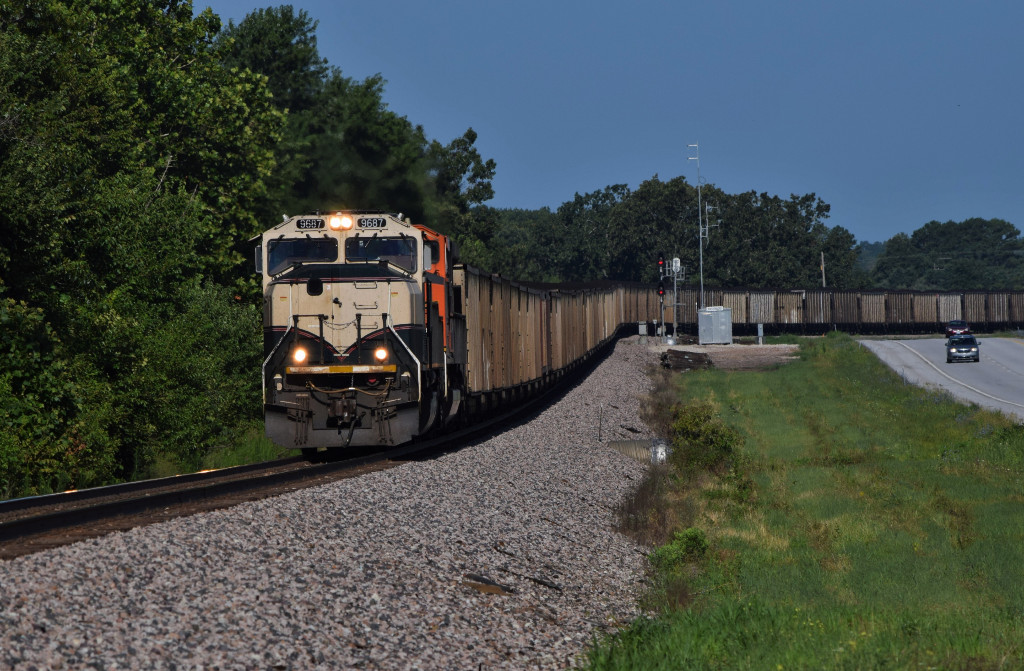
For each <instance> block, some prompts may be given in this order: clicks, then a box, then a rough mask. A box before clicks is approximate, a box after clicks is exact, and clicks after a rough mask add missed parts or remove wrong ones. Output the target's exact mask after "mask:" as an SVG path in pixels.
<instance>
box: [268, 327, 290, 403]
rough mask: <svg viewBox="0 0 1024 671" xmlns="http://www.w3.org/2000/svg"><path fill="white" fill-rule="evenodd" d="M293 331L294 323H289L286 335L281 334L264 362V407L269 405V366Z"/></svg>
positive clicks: (285, 331)
mask: <svg viewBox="0 0 1024 671" xmlns="http://www.w3.org/2000/svg"><path fill="white" fill-rule="evenodd" d="M291 330H292V323H291V322H288V328H286V329H285V330H284V333H282V334H281V338H280V339H279V340H278V341H277V343H276V344H275V345H274V349H272V350H270V354H268V355H267V358H266V359H264V360H263V366H262V367H261V368H260V378H261V380H262V382H263V385H262V386H263V404H264V405H266V403H267V364H268V363H270V360H271V359H273V358H274V355H275V354H277V348H278V347H280V346H281V343H283V342H284V339H285V338H287V337H288V332H289V331H291Z"/></svg>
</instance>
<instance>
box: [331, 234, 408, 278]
mask: <svg viewBox="0 0 1024 671" xmlns="http://www.w3.org/2000/svg"><path fill="white" fill-rule="evenodd" d="M345 260H346V261H348V262H349V263H352V262H358V261H381V260H383V261H388V262H390V263H393V264H395V265H396V266H399V267H401V268H405V269H406V270H408V271H409V272H416V240H415V239H414V238H412V237H411V236H408V235H406V236H402V237H398V238H388V237H376V236H370V237H365V238H364V237H354V238H347V239H346V240H345Z"/></svg>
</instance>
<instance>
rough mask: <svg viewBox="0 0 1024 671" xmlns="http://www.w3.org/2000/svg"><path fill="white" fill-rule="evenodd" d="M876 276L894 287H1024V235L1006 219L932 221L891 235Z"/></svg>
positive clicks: (880, 283) (875, 280) (882, 284)
mask: <svg viewBox="0 0 1024 671" xmlns="http://www.w3.org/2000/svg"><path fill="white" fill-rule="evenodd" d="M871 279H872V282H873V283H874V285H875V286H878V287H886V288H891V289H917V290H922V291H924V290H951V289H953V290H956V289H959V290H970V289H974V290H989V291H994V290H1000V289H1024V240H1021V238H1020V231H1019V230H1017V228H1016V227H1015V226H1013V225H1012V224H1011V223H1009V222H1008V221H1003V220H1002V219H968V220H967V221H963V222H954V221H947V222H946V223H944V224H943V223H939V222H937V221H930V222H928V223H927V224H925V225H924V226H922V227H921V228H919V229H917V230H916V231H914V232H913V234H911V235H907V234H906V233H900V234H899V235H896V236H894V237H893V238H891V239H890V240H888V241H887V242H886V243H885V247H884V249H883V251H882V253H881V254H880V255H879V256H878V258H877V260H876V261H875V264H874V268H873V270H872V272H871Z"/></svg>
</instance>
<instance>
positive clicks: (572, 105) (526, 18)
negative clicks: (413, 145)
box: [193, 0, 1024, 241]
mask: <svg viewBox="0 0 1024 671" xmlns="http://www.w3.org/2000/svg"><path fill="white" fill-rule="evenodd" d="M193 1H194V5H195V9H196V10H197V11H198V10H200V9H202V8H204V7H206V6H209V7H211V8H212V9H213V11H214V12H215V13H216V14H218V15H220V16H221V18H222V19H224V21H225V23H226V22H227V20H228V19H233V20H234V21H235V22H236V23H237V22H239V21H241V20H242V19H243V18H244V17H245V15H246V14H247V13H249V12H251V11H252V10H254V9H257V8H263V7H269V6H278V5H279V4H284V3H276V2H275V3H266V4H260V3H254V2H253V1H252V0H212V1H209V0H193ZM290 4H292V6H293V7H295V8H296V9H301V10H305V11H306V12H307V13H308V14H309V15H310V17H311V18H313V19H315V20H317V21H319V27H318V30H317V38H318V44H319V49H320V53H321V55H322V56H323V57H325V58H326V59H327V60H328V61H329V62H330V64H331V65H333V66H336V67H338V68H340V69H341V71H342V73H343V74H344V75H345V76H348V77H352V78H355V79H363V78H365V77H368V76H370V75H374V74H377V73H380V74H381V75H382V76H383V77H384V79H385V80H386V81H387V84H386V88H385V92H384V100H385V101H386V102H387V103H388V106H389V107H390V108H391V109H392V110H393V111H394V112H396V113H397V114H399V115H401V116H405V117H407V118H408V119H409V121H411V122H412V123H414V124H419V125H422V126H423V128H424V130H425V131H426V134H427V136H428V137H429V138H431V139H437V140H440V141H441V142H443V143H447V142H449V141H451V140H452V139H453V138H455V137H457V136H460V135H461V134H462V133H463V132H464V131H465V130H466V129H467V128H469V127H472V128H473V129H475V130H476V131H477V133H478V134H479V138H478V140H477V147H478V148H479V150H480V152H481V154H482V155H483V156H484V157H485V158H493V159H494V160H495V161H496V162H497V165H498V170H497V175H496V177H495V180H494V187H495V192H496V196H495V198H494V200H492V201H490V202H489V203H488V204H489V205H492V206H495V207H521V208H528V209H535V208H540V207H545V206H547V207H550V208H552V209H556V208H557V207H558V206H559V205H560V204H561V203H563V202H564V201H567V200H571V199H572V198H573V195H574V194H575V193H577V192H579V193H589V192H591V191H596V190H599V189H603V188H604V187H605V186H608V185H610V184H627V185H628V186H629V187H630V188H634V189H635V188H636V187H637V186H638V185H639V184H640V183H641V182H643V181H644V180H646V179H649V178H651V177H652V176H654V175H658V176H659V177H660V178H661V179H663V180H667V179H670V178H672V177H676V176H680V175H682V176H685V177H686V179H687V180H688V181H689V182H690V183H695V182H696V180H697V166H696V161H693V160H688V159H689V157H691V156H694V150H693V149H692V148H689V147H688V146H687V145H690V144H695V143H699V145H700V171H701V178H702V181H705V182H708V183H712V184H715V185H716V186H718V187H719V188H721V189H723V190H724V191H726V192H727V193H740V192H744V191H757V192H759V193H760V192H767V193H769V194H773V195H779V196H782V197H784V198H786V197H788V196H789V195H790V194H801V195H802V194H805V193H815V194H817V195H818V196H819V197H820V198H821V199H823V200H824V201H825V202H827V203H829V204H830V205H831V206H832V212H831V217H830V219H829V220H828V221H827V222H826V223H827V224H828V225H830V226H843V227H844V228H846V229H848V230H850V231H851V232H852V233H853V234H854V236H856V238H857V239H858V240H861V241H879V240H886V239H888V238H890V237H892V236H893V235H895V234H896V233H899V232H907V233H909V232H912V231H913V230H915V229H917V228H919V227H921V226H922V225H924V224H925V223H927V222H928V221H931V220H938V221H950V220H952V221H962V220H964V219H968V218H970V217H983V218H1001V219H1006V220H1007V221H1010V222H1011V223H1013V224H1014V225H1015V226H1017V227H1018V228H1024V187H1022V185H1021V184H1020V181H1021V178H1022V177H1024V48H1022V46H1021V44H1022V34H1024V33H1022V31H1024V3H1021V2H1019V1H1018V0H1012V1H1011V0H1007V1H992V2H986V1H981V0H979V1H978V2H966V1H964V0H959V1H956V2H953V1H949V0H931V1H929V2H924V1H913V2H910V1H901V0H887V1H885V2H880V1H876V0H856V1H854V0H848V1H843V2H841V1H839V0H819V1H817V2H809V1H796V0H792V1H788V2H767V1H765V0H743V1H740V0H703V1H702V2H692V1H690V0H675V1H671V0H665V1H660V0H659V1H655V0H635V1H634V2H612V1H611V0H591V1H590V2H583V1H575V0H573V1H569V0H518V1H517V2H492V1H489V0H433V1H425V0H419V1H416V0H375V1H372V2H366V1H363V2H351V1H350V0H296V1H295V2H292V3H290ZM722 225H728V222H723V223H722Z"/></svg>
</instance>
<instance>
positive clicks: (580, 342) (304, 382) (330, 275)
mask: <svg viewBox="0 0 1024 671" xmlns="http://www.w3.org/2000/svg"><path fill="white" fill-rule="evenodd" d="M257 240H259V244H258V246H257V249H256V265H257V270H258V272H259V273H260V274H261V275H262V278H263V333H264V356H265V359H264V362H263V402H264V416H265V424H266V434H267V436H268V437H269V438H270V439H271V440H272V441H273V442H275V443H277V444H278V445H281V446H284V447H291V448H297V449H301V450H302V451H303V453H304V454H307V455H311V454H313V453H315V452H316V451H318V450H320V449H322V448H324V449H327V450H337V449H345V448H349V447H369V448H375V447H384V446H390V445H399V444H402V443H406V442H409V441H411V440H415V439H417V438H420V437H422V436H426V435H429V434H434V433H437V432H440V431H444V430H448V429H453V428H457V427H461V426H464V425H467V424H471V423H473V422H476V421H478V420H481V419H484V418H490V417H492V416H494V415H496V414H498V413H501V412H504V411H506V410H511V409H514V408H515V407H517V406H519V405H521V404H522V403H524V402H526V401H528V400H530V399H532V398H535V397H536V396H538V395H540V394H542V393H544V392H545V391H547V390H549V389H551V388H552V387H553V386H554V385H556V384H557V383H559V382H560V381H561V380H563V379H564V378H565V377H566V376H567V375H568V374H570V373H572V372H574V371H576V370H579V369H580V368H581V366H582V365H583V364H585V363H586V362H587V361H588V360H590V359H592V358H593V357H594V356H596V355H598V354H599V353H600V352H601V351H603V350H604V348H605V346H606V345H608V344H610V343H611V342H612V341H613V340H614V338H615V337H616V336H617V335H619V334H620V332H621V331H622V329H624V328H629V327H633V328H636V325H637V323H638V322H646V321H651V320H652V319H655V318H656V317H657V316H658V309H659V307H660V300H659V297H658V296H657V294H656V293H655V291H654V289H653V288H652V287H649V286H641V285H633V286H627V285H622V284H613V283H612V284H607V283H606V285H603V286H574V287H569V286H565V285H562V286H547V285H546V286H532V285H527V284H523V283H517V282H514V281H511V280H508V279H506V278H503V277H501V276H499V275H491V274H488V273H485V272H483V271H480V270H478V269H476V268H472V267H470V266H466V265H458V264H457V263H456V261H457V259H456V258H455V249H454V246H453V243H452V241H451V240H450V239H449V238H448V237H447V236H445V235H442V234H439V233H437V232H435V231H433V230H431V229H429V228H427V227H426V226H421V225H418V224H417V225H414V224H413V223H412V222H411V221H409V220H408V219H406V218H404V217H403V216H402V215H401V214H391V213H387V212H377V211H374V212H366V211H342V212H329V213H314V214H305V215H301V216H295V217H287V218H285V220H284V221H282V222H281V223H280V224H278V225H277V226H275V227H274V228H272V229H270V230H268V231H266V232H264V233H263V234H262V235H261V236H259V237H258V238H257Z"/></svg>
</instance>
